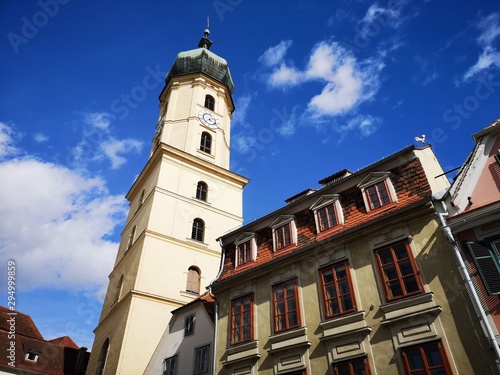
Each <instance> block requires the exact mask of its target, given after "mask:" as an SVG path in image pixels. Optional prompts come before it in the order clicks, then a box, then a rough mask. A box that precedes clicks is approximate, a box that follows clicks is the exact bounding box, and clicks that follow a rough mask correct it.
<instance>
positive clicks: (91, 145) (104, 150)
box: [70, 112, 144, 169]
mask: <svg viewBox="0 0 500 375" xmlns="http://www.w3.org/2000/svg"><path fill="white" fill-rule="evenodd" d="M113 118H114V117H113V115H111V114H109V113H106V112H92V113H84V114H83V130H82V134H83V138H82V139H81V140H80V142H78V143H77V145H76V146H74V147H73V148H72V149H71V155H70V159H71V164H72V166H73V167H77V168H86V167H87V165H88V164H89V163H92V162H102V161H103V160H109V161H110V162H111V168H112V169H117V168H119V167H121V166H122V165H124V164H125V163H126V162H127V159H126V157H125V155H126V154H129V153H140V152H141V150H142V147H143V145H144V144H143V142H142V141H139V140H137V139H133V138H127V139H117V138H115V137H114V136H113V135H112V131H113V129H112V126H111V121H112V120H113ZM77 123H78V124H80V122H77Z"/></svg>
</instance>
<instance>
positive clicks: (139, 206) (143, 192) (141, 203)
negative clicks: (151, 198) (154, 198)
mask: <svg viewBox="0 0 500 375" xmlns="http://www.w3.org/2000/svg"><path fill="white" fill-rule="evenodd" d="M144 194H146V190H144V189H143V190H142V192H141V195H140V197H139V202H138V203H139V204H138V205H137V211H139V208H141V207H142V205H143V204H144Z"/></svg>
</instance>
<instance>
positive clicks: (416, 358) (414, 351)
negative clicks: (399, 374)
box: [401, 341, 452, 375]
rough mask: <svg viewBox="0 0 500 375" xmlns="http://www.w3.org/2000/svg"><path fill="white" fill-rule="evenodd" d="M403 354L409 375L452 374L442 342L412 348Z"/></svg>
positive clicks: (404, 350) (406, 349)
mask: <svg viewBox="0 0 500 375" xmlns="http://www.w3.org/2000/svg"><path fill="white" fill-rule="evenodd" d="M401 352H402V355H403V362H404V366H405V371H406V374H407V375H420V374H436V375H448V374H451V373H452V372H451V370H450V365H449V364H448V359H447V358H446V353H445V352H444V349H443V346H442V344H441V342H440V341H438V342H431V343H428V344H421V345H417V346H412V347H409V348H405V349H402V350H401Z"/></svg>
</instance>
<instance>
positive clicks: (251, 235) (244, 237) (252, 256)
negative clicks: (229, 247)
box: [234, 232, 257, 268]
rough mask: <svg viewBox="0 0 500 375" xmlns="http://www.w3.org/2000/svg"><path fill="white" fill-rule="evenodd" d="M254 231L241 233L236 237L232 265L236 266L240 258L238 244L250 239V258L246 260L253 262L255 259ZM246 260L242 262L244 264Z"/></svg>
mask: <svg viewBox="0 0 500 375" xmlns="http://www.w3.org/2000/svg"><path fill="white" fill-rule="evenodd" d="M255 237H256V236H255V233H249V232H246V233H243V234H242V235H241V236H240V237H238V239H237V240H236V241H235V242H234V245H235V260H234V265H235V266H234V267H235V268H237V267H238V266H239V264H238V260H239V259H240V257H239V249H238V247H239V245H241V244H242V243H245V242H248V241H250V260H249V261H248V262H254V261H255V259H257V240H256V239H255ZM248 262H245V263H243V264H246V263H248Z"/></svg>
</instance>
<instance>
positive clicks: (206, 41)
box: [198, 16, 212, 49]
mask: <svg viewBox="0 0 500 375" xmlns="http://www.w3.org/2000/svg"><path fill="white" fill-rule="evenodd" d="M209 28H210V17H208V16H207V28H206V29H205V32H204V33H203V36H202V38H201V40H200V42H199V43H198V47H200V48H206V49H210V46H211V45H212V41H211V40H210V39H208V36H209V35H210V30H209Z"/></svg>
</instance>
